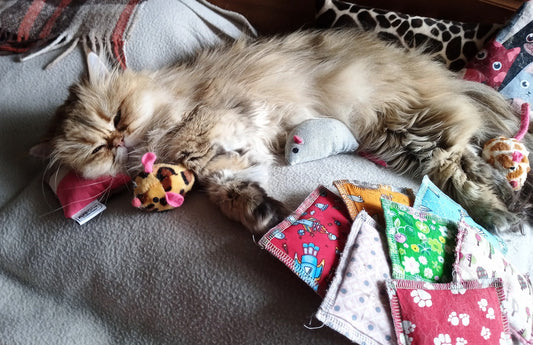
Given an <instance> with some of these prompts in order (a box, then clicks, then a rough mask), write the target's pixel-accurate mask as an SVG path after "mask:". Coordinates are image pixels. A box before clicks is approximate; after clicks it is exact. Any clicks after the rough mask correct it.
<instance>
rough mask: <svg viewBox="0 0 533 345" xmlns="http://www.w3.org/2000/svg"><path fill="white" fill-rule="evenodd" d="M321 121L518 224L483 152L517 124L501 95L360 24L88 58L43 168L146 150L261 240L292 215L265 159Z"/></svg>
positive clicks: (498, 218)
mask: <svg viewBox="0 0 533 345" xmlns="http://www.w3.org/2000/svg"><path fill="white" fill-rule="evenodd" d="M321 116H322V117H324V116H327V117H333V118H336V119H339V120H340V121H342V122H344V123H345V124H346V125H347V126H348V127H349V128H350V129H351V131H352V132H353V134H354V136H355V138H356V139H357V141H358V142H359V143H360V149H361V151H364V152H367V153H369V154H371V155H372V156H375V157H377V158H379V159H381V160H383V161H385V162H386V163H387V166H388V167H389V168H390V169H393V170H394V171H397V172H399V173H409V174H413V175H414V176H422V175H424V174H427V175H429V177H430V178H431V179H432V180H433V181H434V182H435V183H436V184H437V185H438V186H439V187H441V188H442V189H443V190H444V191H445V192H446V193H448V195H450V196H451V197H453V198H454V199H455V200H457V201H458V202H459V203H461V204H462V205H463V206H464V207H465V208H466V209H467V210H468V211H469V213H470V215H471V216H472V217H473V218H474V219H476V220H477V221H478V222H480V223H481V224H482V225H484V226H487V227H488V228H495V227H497V228H500V229H508V228H509V227H510V226H512V225H515V224H516V223H517V222H518V220H519V216H518V215H517V214H516V213H513V212H511V211H512V210H510V209H509V208H508V205H510V204H511V201H512V200H513V196H514V195H513V193H512V191H511V188H510V187H509V186H508V184H507V182H506V181H505V179H504V177H503V176H501V175H499V174H498V173H497V172H496V171H495V170H494V169H493V168H492V167H491V166H490V165H488V164H487V163H486V162H484V161H483V160H482V159H481V158H480V157H479V151H480V145H482V144H483V143H484V142H485V141H486V140H488V139H490V138H493V137H496V136H498V135H506V136H512V135H514V133H515V132H516V131H517V130H518V127H519V121H518V118H517V117H516V116H515V115H514V114H513V113H512V111H511V110H510V108H509V106H508V105H507V103H506V102H505V101H504V99H503V98H502V97H501V96H500V95H499V94H498V93H497V92H496V91H494V90H492V89H490V88H489V87H487V86H484V85H481V84H479V83H474V82H469V81H464V80H462V79H460V78H457V77H456V76H455V75H453V74H452V73H451V72H449V71H448V70H446V69H445V68H444V67H443V66H441V65H440V64H439V63H437V62H434V61H432V60H431V59H430V58H428V57H427V56H424V55H421V54H419V53H417V52H408V51H405V50H404V49H402V48H398V47H395V46H392V45H388V44H386V43H384V42H382V41H380V40H378V39H377V38H376V36H374V35H373V34H369V33H363V32H359V31H356V30H355V29H342V30H328V31H303V32H297V33H292V34H289V35H286V36H282V37H275V38H264V39H259V40H255V41H248V40H239V41H237V42H233V43H231V44H227V45H223V46H219V47H214V48H209V49H204V50H201V51H199V52H198V53H197V54H195V55H194V56H191V57H190V58H189V59H186V61H183V62H181V63H179V64H177V65H175V66H171V67H168V68H166V69H161V70H156V71H139V72H134V71H131V70H125V71H118V70H112V71H108V70H107V69H106V68H105V66H104V65H103V64H102V62H101V61H99V60H98V59H97V58H96V57H95V56H94V55H91V56H90V58H89V76H88V78H85V79H82V80H81V81H80V82H79V83H77V84H75V85H74V86H73V87H71V93H70V97H69V98H68V100H67V101H66V102H65V104H64V105H62V106H61V107H60V108H59V109H58V111H57V119H56V121H55V123H54V126H53V133H52V137H51V141H50V143H51V146H52V153H51V162H52V163H57V164H60V165H66V166H69V167H71V168H73V169H75V170H77V171H79V172H80V173H81V174H83V176H85V177H88V178H94V177H97V176H100V175H104V174H116V173H118V172H121V171H124V170H125V169H126V168H129V169H130V170H131V169H135V168H137V167H135V166H128V164H127V162H128V160H129V161H130V162H140V155H142V154H143V153H145V152H147V151H153V152H155V153H156V154H157V156H158V157H159V158H160V161H164V162H169V163H182V164H184V165H185V166H186V167H187V168H189V169H191V170H193V171H194V173H195V174H196V176H197V177H198V181H199V182H200V183H201V184H202V185H204V186H205V190H206V192H207V193H208V195H209V197H210V199H211V200H212V201H213V202H214V203H216V204H217V205H218V206H219V208H220V209H221V210H222V212H223V213H224V214H225V215H226V216H227V217H229V218H230V219H233V220H236V221H239V222H241V223H242V224H244V225H245V226H246V227H247V228H248V229H249V230H251V231H252V232H253V233H258V234H259V233H263V232H264V231H266V230H268V229H269V227H271V226H273V225H275V223H277V222H279V221H280V220H281V219H282V218H283V217H285V216H286V215H287V214H288V212H289V210H287V209H286V207H285V206H284V205H283V204H282V203H281V202H279V201H277V200H275V199H274V198H272V197H270V196H268V195H267V194H266V192H265V190H264V189H263V187H262V186H263V184H264V183H265V182H266V175H267V168H268V166H269V165H270V164H272V163H273V162H274V160H275V157H276V156H275V154H276V153H277V152H280V149H282V147H281V146H282V144H283V143H285V139H286V135H287V133H288V132H289V131H290V130H291V129H292V128H294V127H295V126H296V125H298V124H299V123H301V122H302V121H304V120H307V119H311V118H317V117H321ZM527 140H529V139H527ZM530 149H531V148H530Z"/></svg>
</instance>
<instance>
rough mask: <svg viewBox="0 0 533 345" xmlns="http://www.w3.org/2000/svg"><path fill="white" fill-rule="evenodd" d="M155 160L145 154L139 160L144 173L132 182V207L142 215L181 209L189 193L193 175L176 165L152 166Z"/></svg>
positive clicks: (148, 154)
mask: <svg viewBox="0 0 533 345" xmlns="http://www.w3.org/2000/svg"><path fill="white" fill-rule="evenodd" d="M156 159H157V156H156V155H155V153H153V152H147V153H145V154H144V155H143V157H142V164H143V166H144V171H143V172H141V173H140V174H139V175H137V176H136V177H135V178H134V180H133V182H134V183H133V188H134V189H133V200H132V202H131V203H132V205H133V206H134V207H136V208H140V209H142V210H145V211H167V210H171V209H174V208H176V207H180V206H181V205H182V204H183V201H184V198H185V194H186V193H187V192H189V191H190V190H191V189H192V186H193V184H194V181H195V177H194V174H193V172H192V171H190V170H187V169H186V168H185V167H184V166H183V165H181V164H180V165H178V164H164V163H159V164H154V163H155V161H156Z"/></svg>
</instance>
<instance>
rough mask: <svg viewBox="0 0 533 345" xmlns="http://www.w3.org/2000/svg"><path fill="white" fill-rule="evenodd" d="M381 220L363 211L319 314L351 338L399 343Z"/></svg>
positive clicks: (373, 344) (372, 344)
mask: <svg viewBox="0 0 533 345" xmlns="http://www.w3.org/2000/svg"><path fill="white" fill-rule="evenodd" d="M383 245H384V241H382V239H381V235H380V232H379V231H378V230H377V224H376V222H375V221H374V219H372V218H371V217H370V216H369V215H368V214H367V213H366V212H365V211H361V212H360V213H359V214H358V215H357V217H356V218H355V221H354V223H353V226H352V230H351V232H350V234H349V235H348V239H347V241H346V246H345V247H344V252H343V253H342V257H341V260H340V262H339V266H338V267H337V271H336V273H335V277H334V278H333V280H332V282H331V286H330V288H329V290H328V292H327V294H326V297H325V298H324V301H323V302H322V304H321V305H320V308H319V309H318V312H317V313H316V318H317V319H318V320H320V321H322V322H323V323H324V324H325V325H327V326H328V327H330V328H332V329H334V330H336V331H337V332H339V333H341V334H343V335H345V336H346V337H348V338H349V339H350V340H351V341H353V342H355V343H358V344H366V345H385V344H396V337H395V335H394V327H393V325H392V318H391V314H390V313H391V312H390V307H389V301H388V297H387V290H386V287H385V281H386V280H387V279H389V278H390V270H391V268H390V264H389V262H388V256H387V254H386V253H385V250H384V248H383Z"/></svg>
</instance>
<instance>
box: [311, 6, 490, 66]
mask: <svg viewBox="0 0 533 345" xmlns="http://www.w3.org/2000/svg"><path fill="white" fill-rule="evenodd" d="M316 25H317V26H318V27H320V28H330V27H343V26H355V27H359V28H361V29H363V30H366V31H374V32H376V33H377V34H378V36H379V37H381V38H382V39H385V40H387V41H391V42H397V43H398V44H400V45H401V46H403V47H405V48H407V49H418V48H421V47H422V48H423V51H424V52H426V53H428V54H430V55H432V56H434V57H435V58H436V59H438V60H440V61H442V62H443V63H445V64H446V66H447V67H448V68H449V69H451V70H453V71H459V70H461V69H462V68H463V67H465V65H466V63H467V62H468V61H469V60H470V59H471V58H472V57H474V56H475V55H476V53H477V52H478V51H479V50H480V49H481V48H482V47H483V46H484V44H485V43H486V42H488V41H489V40H490V39H491V38H492V36H493V34H494V33H495V32H496V31H497V30H499V29H500V28H501V25H499V24H481V23H463V22H457V21H450V20H440V19H434V18H429V17H421V16H411V15H408V14H403V13H399V12H393V11H387V10H382V9H376V8H370V7H365V6H360V5H357V4H353V3H348V2H344V1H338V0H321V1H320V3H319V6H318V11H317V15H316Z"/></svg>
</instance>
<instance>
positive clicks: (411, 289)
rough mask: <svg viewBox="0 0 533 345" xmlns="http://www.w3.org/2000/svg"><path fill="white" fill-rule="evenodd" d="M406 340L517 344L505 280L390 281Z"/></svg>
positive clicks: (410, 344) (398, 326) (399, 333)
mask: <svg viewBox="0 0 533 345" xmlns="http://www.w3.org/2000/svg"><path fill="white" fill-rule="evenodd" d="M387 292H388V294H389V298H390V305H391V310H392V317H393V320H394V328H395V330H396V337H397V338H398V344H402V345H428V344H435V345H451V344H454V345H481V344H483V345H511V344H512V342H511V334H510V331H509V324H508V322H507V316H506V314H505V311H504V310H505V308H504V307H503V305H502V303H503V296H504V292H503V288H502V282H501V280H500V279H486V280H481V281H476V280H471V281H466V282H461V283H448V284H436V283H427V282H421V281H413V280H388V281H387Z"/></svg>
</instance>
